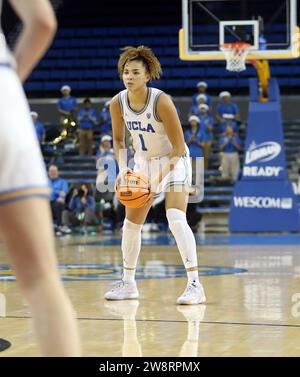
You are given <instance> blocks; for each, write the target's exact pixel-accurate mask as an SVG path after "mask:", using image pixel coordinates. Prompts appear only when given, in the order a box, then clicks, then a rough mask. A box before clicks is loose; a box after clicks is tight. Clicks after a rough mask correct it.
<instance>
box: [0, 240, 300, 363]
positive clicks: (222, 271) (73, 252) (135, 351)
mask: <svg viewBox="0 0 300 377" xmlns="http://www.w3.org/2000/svg"><path fill="white" fill-rule="evenodd" d="M197 243H198V247H197V249H198V257H199V262H200V263H199V264H200V266H199V271H200V275H201V280H202V282H203V284H204V286H205V289H206V296H207V299H208V301H207V303H206V305H197V306H178V305H176V298H177V297H178V296H179V295H180V294H181V293H182V291H183V290H184V288H185V284H186V279H185V272H184V269H183V268H182V265H181V261H180V257H179V252H178V251H177V249H176V246H175V245H174V240H173V238H172V237H171V236H170V235H151V236H150V235H148V236H146V235H145V234H144V236H143V244H144V245H143V248H142V253H141V257H140V265H139V269H138V272H137V276H138V279H139V280H138V287H139V290H140V300H138V301H137V300H132V301H123V302H122V301H121V302H108V301H105V300H104V299H103V295H104V293H105V292H106V290H107V289H108V288H109V287H110V286H111V284H112V283H114V281H115V280H116V279H118V277H120V274H121V264H120V263H121V253H120V246H119V244H120V239H119V236H111V235H105V236H102V237H95V236H94V237H92V236H90V237H65V238H60V239H57V250H58V256H59V263H60V267H61V274H62V277H63V278H64V279H65V286H66V288H67V291H68V293H69V295H70V296H71V299H72V301H73V303H74V305H75V308H76V311H77V315H78V318H79V326H80V331H81V336H82V344H83V355H85V356H103V357H105V356H173V357H174V356H175V357H176V356H189V357H190V356H299V354H300V285H299V276H300V253H299V252H300V248H299V243H300V237H299V235H294V236H287V235H286V236H268V237H263V236H261V237H258V236H251V237H247V236H245V237H243V236H236V237H233V236H228V235H224V236H207V237H206V238H201V237H200V236H198V237H197ZM7 265H8V261H7V258H6V257H5V255H4V251H3V246H2V245H0V338H1V339H5V340H7V341H9V342H10V343H11V346H10V347H9V348H7V349H6V350H3V351H2V352H0V356H33V355H34V356H35V355H39V352H38V350H37V347H36V346H35V343H34V337H33V334H32V328H31V322H30V312H29V310H28V307H27V306H26V304H25V303H24V302H23V300H22V297H21V295H20V292H19V290H18V289H17V286H16V283H15V281H14V275H13V271H11V270H10V268H9V267H8V266H7ZM4 348H5V347H4ZM0 350H1V348H0Z"/></svg>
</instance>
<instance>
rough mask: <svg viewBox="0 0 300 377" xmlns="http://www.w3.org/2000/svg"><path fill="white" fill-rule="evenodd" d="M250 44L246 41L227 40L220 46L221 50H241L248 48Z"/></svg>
mask: <svg viewBox="0 0 300 377" xmlns="http://www.w3.org/2000/svg"><path fill="white" fill-rule="evenodd" d="M251 46H252V45H251V44H250V43H247V42H229V43H223V44H222V45H221V46H220V48H221V50H227V51H230V50H232V51H236V52H241V51H245V50H248V49H249V48H250V47H251Z"/></svg>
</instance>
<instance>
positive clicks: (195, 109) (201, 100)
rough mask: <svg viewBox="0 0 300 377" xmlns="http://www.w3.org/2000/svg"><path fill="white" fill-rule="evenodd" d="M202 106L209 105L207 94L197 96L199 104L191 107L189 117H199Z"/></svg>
mask: <svg viewBox="0 0 300 377" xmlns="http://www.w3.org/2000/svg"><path fill="white" fill-rule="evenodd" d="M201 105H207V96H206V95H205V94H198V96H197V104H196V105H192V106H191V108H190V111H189V116H191V115H197V116H199V115H200V106H201ZM208 108H209V107H208ZM208 112H209V111H208Z"/></svg>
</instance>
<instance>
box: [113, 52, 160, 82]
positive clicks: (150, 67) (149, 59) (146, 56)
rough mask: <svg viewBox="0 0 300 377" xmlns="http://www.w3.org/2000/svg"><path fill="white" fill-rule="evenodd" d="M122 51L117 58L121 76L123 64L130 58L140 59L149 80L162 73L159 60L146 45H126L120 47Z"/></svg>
mask: <svg viewBox="0 0 300 377" xmlns="http://www.w3.org/2000/svg"><path fill="white" fill-rule="evenodd" d="M122 50H123V51H124V52H123V53H122V54H121V55H120V58H119V62H118V71H119V74H120V77H121V78H122V75H123V72H124V67H125V64H126V63H127V62H129V61H132V60H137V61H141V62H142V63H143V65H144V66H145V68H146V70H147V72H148V73H149V75H150V77H151V80H158V79H159V78H160V76H161V74H162V69H161V65H160V62H159V60H158V59H157V57H156V56H155V55H154V53H153V52H152V50H151V48H149V47H146V46H138V47H132V46H127V47H124V48H122Z"/></svg>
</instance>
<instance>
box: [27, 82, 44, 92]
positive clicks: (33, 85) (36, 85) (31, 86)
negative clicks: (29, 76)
mask: <svg viewBox="0 0 300 377" xmlns="http://www.w3.org/2000/svg"><path fill="white" fill-rule="evenodd" d="M24 89H25V91H40V90H43V89H44V83H42V82H26V83H25V85H24Z"/></svg>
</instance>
